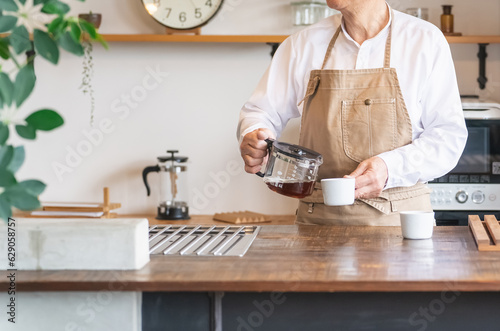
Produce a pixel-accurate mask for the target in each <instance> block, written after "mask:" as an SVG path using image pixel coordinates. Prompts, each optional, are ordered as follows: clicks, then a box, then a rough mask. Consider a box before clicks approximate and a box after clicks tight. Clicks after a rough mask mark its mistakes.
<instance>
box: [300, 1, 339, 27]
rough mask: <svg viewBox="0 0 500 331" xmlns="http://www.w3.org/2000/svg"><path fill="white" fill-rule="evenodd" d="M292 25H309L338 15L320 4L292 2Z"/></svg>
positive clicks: (335, 11) (333, 10) (323, 4)
mask: <svg viewBox="0 0 500 331" xmlns="http://www.w3.org/2000/svg"><path fill="white" fill-rule="evenodd" d="M290 5H291V7H292V21H293V25H296V26H301V25H311V24H314V23H317V22H319V21H321V20H322V19H324V18H327V17H329V16H331V15H335V14H337V13H338V11H337V10H335V9H332V8H330V7H328V5H327V4H326V3H322V2H307V1H302V2H292V3H291V4H290Z"/></svg>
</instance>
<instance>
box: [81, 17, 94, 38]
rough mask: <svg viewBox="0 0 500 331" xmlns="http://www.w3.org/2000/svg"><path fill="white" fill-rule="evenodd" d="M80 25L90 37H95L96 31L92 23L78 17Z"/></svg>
mask: <svg viewBox="0 0 500 331" xmlns="http://www.w3.org/2000/svg"><path fill="white" fill-rule="evenodd" d="M79 22H80V26H81V27H82V30H83V31H85V32H87V33H88V34H89V36H90V38H92V39H96V37H97V32H96V30H95V26H94V25H93V24H92V23H89V22H87V21H86V20H84V19H80V20H79Z"/></svg>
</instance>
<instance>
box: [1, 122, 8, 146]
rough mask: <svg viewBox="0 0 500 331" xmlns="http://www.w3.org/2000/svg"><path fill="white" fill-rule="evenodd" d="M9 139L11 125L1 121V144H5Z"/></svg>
mask: <svg viewBox="0 0 500 331" xmlns="http://www.w3.org/2000/svg"><path fill="white" fill-rule="evenodd" d="M7 139H9V127H8V126H7V125H5V124H3V123H1V122H0V145H5V143H6V142H7Z"/></svg>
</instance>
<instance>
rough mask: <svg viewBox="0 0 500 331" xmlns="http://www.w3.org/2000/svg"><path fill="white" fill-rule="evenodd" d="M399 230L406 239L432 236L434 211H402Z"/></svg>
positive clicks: (434, 222) (434, 221)
mask: <svg viewBox="0 0 500 331" xmlns="http://www.w3.org/2000/svg"><path fill="white" fill-rule="evenodd" d="M399 214H400V219H401V231H402V233H403V237H404V238H406V239H429V238H431V237H432V232H433V230H434V225H435V224H436V220H435V219H434V212H425V211H402V212H400V213H399Z"/></svg>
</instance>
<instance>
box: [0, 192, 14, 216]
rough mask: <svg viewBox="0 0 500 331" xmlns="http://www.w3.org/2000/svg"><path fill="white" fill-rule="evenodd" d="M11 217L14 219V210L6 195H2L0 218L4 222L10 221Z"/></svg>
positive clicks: (0, 197)
mask: <svg viewBox="0 0 500 331" xmlns="http://www.w3.org/2000/svg"><path fill="white" fill-rule="evenodd" d="M9 217H12V208H11V207H10V203H9V202H8V201H7V198H6V197H5V195H4V194H1V195H0V218H1V219H3V220H4V221H8V219H9Z"/></svg>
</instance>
